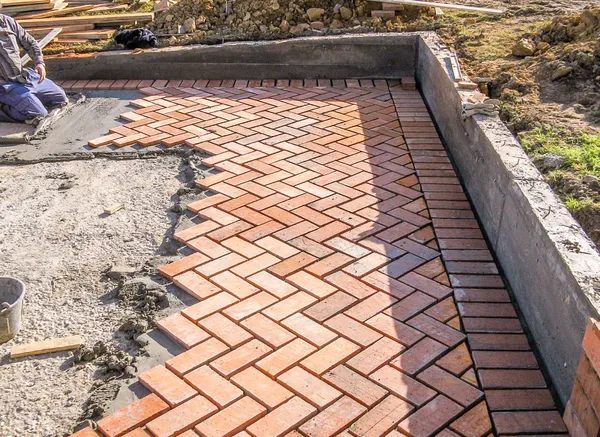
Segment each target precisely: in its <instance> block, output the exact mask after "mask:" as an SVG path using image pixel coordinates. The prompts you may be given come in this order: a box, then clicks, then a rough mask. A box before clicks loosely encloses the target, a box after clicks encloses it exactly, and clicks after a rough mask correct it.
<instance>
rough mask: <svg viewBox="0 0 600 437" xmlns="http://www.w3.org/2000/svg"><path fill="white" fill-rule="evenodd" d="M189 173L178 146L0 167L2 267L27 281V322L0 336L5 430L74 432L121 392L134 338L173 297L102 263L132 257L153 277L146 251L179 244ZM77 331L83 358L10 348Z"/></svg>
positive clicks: (31, 436) (27, 434)
mask: <svg viewBox="0 0 600 437" xmlns="http://www.w3.org/2000/svg"><path fill="white" fill-rule="evenodd" d="M185 181H186V179H185V176H184V174H183V172H182V158H181V157H178V156H162V157H159V158H157V159H144V160H129V161H114V160H102V159H95V160H88V161H73V162H63V163H40V164H33V165H26V166H2V167H0V222H1V223H2V226H1V227H0V253H1V254H2V256H0V275H8V276H14V277H16V278H19V279H21V280H23V281H24V282H25V283H26V284H27V292H26V293H27V294H26V296H25V302H24V314H23V326H22V329H21V332H20V333H19V334H18V336H17V337H16V338H15V339H13V340H11V341H9V342H8V343H5V344H2V345H0V393H1V395H0V397H1V398H2V402H0V436H1V437H8V436H12V437H40V436H43V437H59V436H64V435H69V434H70V432H71V431H72V429H73V426H74V425H75V424H77V423H79V422H80V421H81V420H82V419H84V418H86V416H87V418H97V416H98V415H99V414H102V412H103V408H104V406H105V404H106V403H107V402H110V401H111V400H112V399H113V398H114V396H115V395H116V392H115V389H116V388H118V381H119V380H120V379H123V378H127V377H128V376H129V375H128V374H129V373H131V372H132V371H133V370H134V366H135V357H136V354H137V352H138V345H137V344H136V343H135V341H133V340H132V339H133V338H135V335H136V334H137V331H143V330H145V329H148V328H149V327H150V326H151V323H152V321H153V319H154V317H155V316H156V315H157V314H158V312H159V311H160V310H161V308H165V306H167V305H169V302H166V301H165V299H166V297H165V296H163V295H161V293H162V292H161V291H160V289H158V290H157V289H156V287H150V288H154V290H151V289H150V290H149V289H148V287H146V286H139V284H136V282H135V280H133V284H132V282H131V281H132V279H130V278H128V277H125V278H122V280H121V281H119V280H117V279H110V278H108V277H107V275H106V274H105V272H106V271H107V270H108V269H109V268H111V267H112V266H133V267H136V270H137V272H136V273H135V274H134V276H139V277H141V278H147V277H148V275H147V273H146V272H147V271H148V270H149V269H148V267H147V263H148V262H149V261H150V262H151V261H152V260H156V259H157V258H158V261H156V262H155V264H159V265H160V264H162V261H161V259H162V258H166V257H168V255H171V254H172V250H170V249H169V244H168V241H169V240H168V237H169V235H170V232H171V230H172V227H173V226H174V225H175V223H177V221H178V219H179V217H180V216H179V214H178V213H177V212H173V211H172V210H173V209H177V205H176V204H177V200H178V196H177V194H176V193H177V192H178V190H180V189H181V188H182V186H183V184H184V182H185ZM67 186H71V188H65V187H67ZM118 203H122V204H124V208H123V209H121V210H120V211H118V212H116V213H115V214H113V215H110V216H107V215H105V214H103V210H104V208H106V207H109V206H111V205H114V204H118ZM145 266H146V267H145ZM111 276H113V277H115V278H118V276H115V275H112V274H111ZM144 280H146V279H144ZM127 281H129V285H122V284H127ZM169 296H170V297H169V299H172V298H173V297H172V296H171V295H169ZM175 304H176V303H173V305H175ZM166 311H167V312H168V311H169V308H167V309H166ZM171 311H172V310H171ZM119 328H122V330H121V331H119ZM69 335H81V336H83V337H84V338H85V342H86V348H85V349H84V350H82V351H80V352H77V353H76V355H77V359H78V360H80V362H79V363H74V360H73V353H72V352H60V353H54V354H47V355H40V356H35V357H30V358H21V359H15V360H12V359H10V358H9V352H10V349H11V347H12V346H13V345H15V344H22V343H29V342H33V341H38V340H43V339H46V338H52V337H64V336H69ZM128 366H133V368H127V367H128ZM107 380H108V383H107V382H106V381H107ZM90 396H92V401H91V402H86V401H87V400H88V398H89V397H90Z"/></svg>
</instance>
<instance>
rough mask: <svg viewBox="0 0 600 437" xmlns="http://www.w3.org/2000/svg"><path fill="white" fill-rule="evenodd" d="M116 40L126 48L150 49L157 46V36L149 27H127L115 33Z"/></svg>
mask: <svg viewBox="0 0 600 437" xmlns="http://www.w3.org/2000/svg"><path fill="white" fill-rule="evenodd" d="M115 42H116V43H117V44H123V45H124V46H125V48H126V49H149V48H152V47H154V46H156V36H154V34H153V33H152V32H151V31H149V30H148V29H125V30H122V31H120V32H119V33H117V34H116V35H115Z"/></svg>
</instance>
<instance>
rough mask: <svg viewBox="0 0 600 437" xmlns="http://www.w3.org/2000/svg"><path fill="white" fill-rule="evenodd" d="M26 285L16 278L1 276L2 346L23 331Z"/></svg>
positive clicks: (0, 339)
mask: <svg viewBox="0 0 600 437" xmlns="http://www.w3.org/2000/svg"><path fill="white" fill-rule="evenodd" d="M24 296H25V284H23V283H22V282H21V281H19V280H18V279H15V278H10V277H8V276H0V344H1V343H5V342H7V341H8V340H10V339H11V338H13V337H14V336H15V335H16V334H17V332H19V329H21V311H22V310H23V297H24Z"/></svg>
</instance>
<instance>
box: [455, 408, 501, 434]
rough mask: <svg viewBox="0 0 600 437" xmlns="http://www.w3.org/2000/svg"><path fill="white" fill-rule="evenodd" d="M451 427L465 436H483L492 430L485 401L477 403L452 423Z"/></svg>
mask: <svg viewBox="0 0 600 437" xmlns="http://www.w3.org/2000/svg"><path fill="white" fill-rule="evenodd" d="M450 428H452V429H453V430H454V431H456V432H459V433H461V434H462V435H464V436H465V437H482V436H484V435H487V434H488V433H489V432H490V431H491V430H492V421H491V420H490V415H489V413H488V410H487V406H486V404H485V401H484V402H480V403H479V404H477V405H475V406H474V407H473V408H471V410H469V411H468V412H466V413H465V414H463V415H462V416H460V417H459V418H458V419H456V420H455V421H454V422H452V423H451V424H450Z"/></svg>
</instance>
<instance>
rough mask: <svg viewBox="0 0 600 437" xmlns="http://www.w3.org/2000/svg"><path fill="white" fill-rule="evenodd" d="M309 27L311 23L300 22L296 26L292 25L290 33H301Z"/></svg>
mask: <svg viewBox="0 0 600 437" xmlns="http://www.w3.org/2000/svg"><path fill="white" fill-rule="evenodd" d="M308 29H310V25H308V24H306V23H302V24H298V25H296V26H292V27H291V28H290V33H291V34H292V35H299V34H301V33H302V32H304V31H306V30H308Z"/></svg>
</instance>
